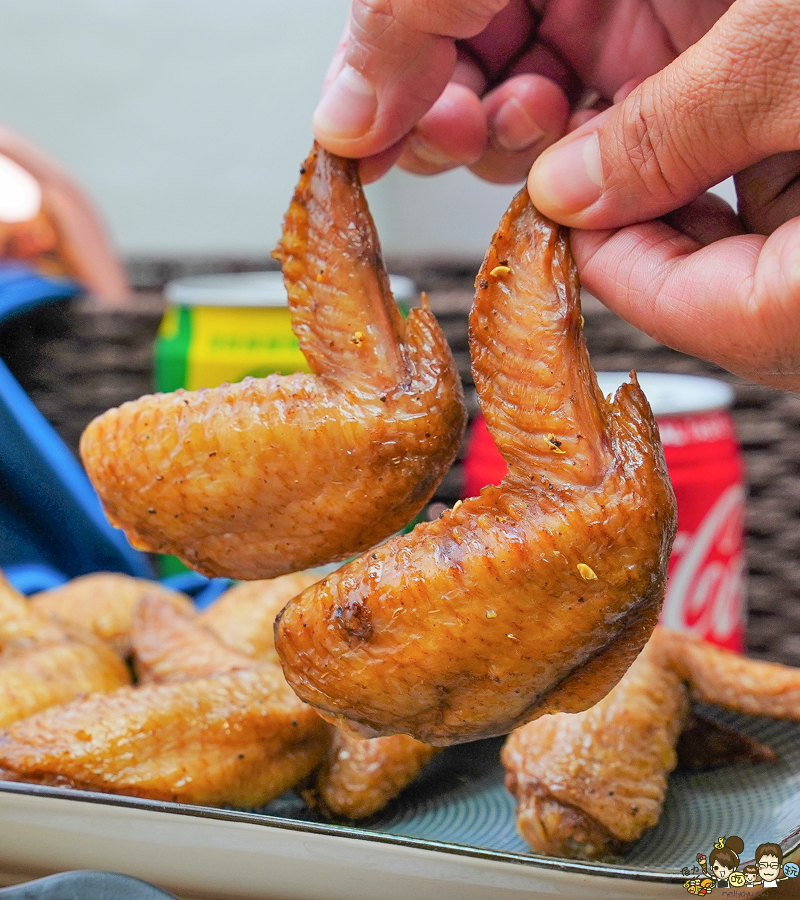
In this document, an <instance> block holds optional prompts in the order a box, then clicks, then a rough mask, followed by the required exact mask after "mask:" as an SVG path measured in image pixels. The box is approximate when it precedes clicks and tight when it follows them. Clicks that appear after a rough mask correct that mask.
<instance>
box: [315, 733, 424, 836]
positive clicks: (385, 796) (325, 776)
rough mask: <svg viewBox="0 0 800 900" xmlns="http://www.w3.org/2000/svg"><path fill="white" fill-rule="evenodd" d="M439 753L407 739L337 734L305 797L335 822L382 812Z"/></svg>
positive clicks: (401, 736)
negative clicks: (335, 820)
mask: <svg viewBox="0 0 800 900" xmlns="http://www.w3.org/2000/svg"><path fill="white" fill-rule="evenodd" d="M437 753H439V748H438V747H432V746H431V745H430V744H423V743H422V742H421V741H417V740H415V739H414V738H412V737H409V736H408V735H407V734H390V735H388V736H387V737H378V738H359V737H354V736H353V735H350V734H346V733H345V732H343V731H341V730H339V729H337V730H336V733H335V735H334V738H333V744H332V745H331V749H330V751H329V753H328V755H327V757H326V758H325V762H324V763H323V764H322V766H321V767H320V769H319V771H318V772H317V774H316V776H315V778H314V783H313V785H312V786H311V787H310V788H308V789H307V790H305V791H303V798H304V799H305V800H306V802H307V803H308V804H309V806H312V807H314V808H316V809H319V810H320V811H321V812H322V813H324V814H325V815H327V816H329V817H331V818H335V819H366V818H367V817H368V816H374V815H375V813H377V812H380V810H382V809H383V808H384V807H385V806H386V804H387V803H389V801H390V800H394V798H395V797H396V796H397V795H398V794H399V793H400V792H401V791H402V790H403V789H404V788H406V787H408V785H409V784H411V782H412V781H414V780H415V779H416V778H417V777H418V776H419V774H420V773H421V772H422V770H423V769H424V768H425V766H426V765H427V764H428V763H429V762H430V761H431V760H432V759H433V758H434V756H436V754H437Z"/></svg>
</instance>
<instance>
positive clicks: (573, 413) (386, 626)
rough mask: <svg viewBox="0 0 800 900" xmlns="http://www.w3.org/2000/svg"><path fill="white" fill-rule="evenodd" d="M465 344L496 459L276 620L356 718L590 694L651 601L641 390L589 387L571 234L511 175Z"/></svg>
mask: <svg viewBox="0 0 800 900" xmlns="http://www.w3.org/2000/svg"><path fill="white" fill-rule="evenodd" d="M470 347H471V352H472V365H473V371H474V375H475V381H476V385H477V388H478V396H479V399H480V401H481V405H482V407H483V411H484V415H485V417H486V421H487V424H488V427H489V429H490V431H491V432H492V434H493V436H494V438H495V440H496V442H497V444H498V446H499V448H500V450H501V452H502V453H503V455H504V457H505V459H506V461H507V463H508V466H509V474H508V476H507V477H506V478H505V479H504V480H503V482H502V483H501V484H500V485H499V486H497V487H494V486H492V487H487V488H485V489H484V490H483V491H482V492H481V494H480V496H479V497H475V498H472V499H470V500H467V501H465V502H464V503H463V504H461V505H458V506H457V508H454V509H453V510H452V511H449V512H447V513H445V514H444V516H443V517H442V518H440V519H439V520H437V521H434V522H430V523H424V524H422V525H418V526H417V527H416V528H415V529H414V531H413V532H412V533H411V534H410V535H404V536H400V537H397V538H394V539H392V540H390V541H389V542H387V543H386V544H384V545H383V546H381V547H379V548H377V549H375V550H373V551H371V552H369V553H367V554H365V555H364V556H362V557H361V558H360V559H358V560H356V561H354V562H352V563H350V564H348V565H345V566H344V567H343V568H341V569H339V570H338V571H336V572H334V573H333V574H332V575H330V576H329V577H328V578H326V579H325V580H324V581H322V582H320V583H319V584H316V585H313V586H312V587H310V588H308V589H307V590H306V591H305V592H304V593H303V594H301V595H300V596H299V597H298V598H296V599H295V600H292V601H291V602H290V603H289V604H288V606H287V607H286V609H285V610H284V611H283V612H282V613H281V615H280V617H279V619H278V622H277V624H276V647H277V650H278V654H279V655H280V657H281V660H282V662H283V665H284V671H285V672H286V675H287V678H288V680H289V682H290V684H291V685H292V686H293V687H294V688H295V690H296V691H297V693H298V694H299V696H300V697H302V698H303V699H304V700H306V701H308V702H309V703H311V704H313V705H314V706H316V707H317V708H318V709H320V711H321V713H322V715H324V716H326V717H327V718H329V719H330V720H331V721H334V722H335V723H336V724H338V725H340V726H346V727H350V728H353V729H354V730H357V732H358V733H360V734H362V735H378V734H388V733H392V732H402V733H408V734H411V735H413V736H414V737H416V738H418V739H420V740H423V741H426V742H429V743H433V744H449V743H455V742H462V741H468V740H473V739H475V738H479V737H486V736H489V735H497V734H505V733H507V732H508V731H510V730H511V729H512V728H514V727H515V726H517V725H519V724H520V723H522V722H525V721H528V720H530V719H532V718H535V717H536V716H538V715H541V714H542V713H544V712H552V711H556V710H568V711H575V710H580V709H586V708H587V707H589V706H591V705H592V704H593V703H596V702H597V700H599V699H600V698H601V697H602V696H604V695H605V694H606V693H607V692H608V691H609V690H610V689H611V688H612V687H613V686H614V684H616V682H617V681H618V680H619V679H620V677H621V676H622V674H623V673H624V672H625V670H626V669H627V668H628V666H629V665H630V663H631V662H632V661H633V660H634V659H635V658H636V656H637V654H638V653H639V651H640V650H641V648H642V646H643V645H644V642H645V641H646V640H647V638H648V637H649V635H650V632H651V631H652V628H653V626H654V625H655V622H656V619H657V617H658V613H659V609H660V606H661V603H662V600H663V594H664V583H665V579H666V573H667V561H668V557H669V552H670V547H671V544H672V540H673V537H674V533H675V501H674V496H673V493H672V489H671V486H670V483H669V479H668V477H667V473H666V468H665V465H664V460H663V455H662V450H661V445H660V442H659V437H658V431H657V428H656V425H655V422H654V420H653V417H652V413H651V411H650V407H649V405H648V403H647V401H646V399H645V397H644V395H643V394H642V392H641V390H640V388H639V386H638V384H637V382H636V379H635V378H632V380H631V383H630V384H625V385H623V386H622V387H621V388H620V389H619V390H618V391H617V394H616V397H615V398H614V400H613V402H608V401H607V400H606V399H605V398H604V397H603V396H602V394H601V393H600V391H599V389H598V387H597V382H596V379H595V376H594V372H593V370H592V367H591V364H590V362H589V358H588V354H587V351H586V346H585V343H584V340H583V334H582V327H581V314H580V303H579V285H578V279H577V273H576V269H575V265H574V263H573V261H572V258H571V255H570V253H569V248H568V245H567V237H566V234H565V232H564V231H563V230H562V229H561V228H559V227H558V226H556V225H554V224H553V223H552V222H550V221H549V220H547V219H545V218H543V217H542V216H541V215H540V214H539V213H538V212H537V211H536V210H535V209H534V208H533V207H532V206H531V204H530V202H529V201H528V198H527V194H526V193H525V192H524V191H523V192H522V193H521V194H520V195H519V196H518V197H517V198H516V199H515V200H514V202H513V203H512V205H511V207H510V209H509V211H508V212H507V213H506V216H505V218H504V219H503V220H502V222H501V224H500V228H499V230H498V232H497V234H496V235H495V237H494V240H493V242H492V245H491V247H490V249H489V252H488V254H487V256H486V259H485V261H484V263H483V267H482V269H481V271H480V274H479V276H478V280H477V292H476V295H475V303H474V306H473V310H472V314H471V320H470Z"/></svg>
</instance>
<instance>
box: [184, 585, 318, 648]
mask: <svg viewBox="0 0 800 900" xmlns="http://www.w3.org/2000/svg"><path fill="white" fill-rule="evenodd" d="M319 578H320V576H319V575H314V574H312V573H310V572H296V573H294V574H292V575H281V576H279V577H278V578H270V579H267V580H264V581H244V582H242V583H241V584H237V585H234V587H232V588H230V589H229V590H227V591H226V592H225V593H224V594H223V595H222V596H221V597H220V598H219V599H218V600H216V601H215V602H214V603H212V604H211V606H209V607H208V609H206V610H204V611H203V612H202V613H201V615H200V621H201V622H202V624H203V625H205V626H206V628H210V629H211V630H212V631H213V632H214V633H215V634H216V635H217V636H218V637H219V638H220V640H221V641H222V642H223V643H224V644H226V645H227V646H228V647H232V648H233V649H234V650H239V651H240V652H241V653H245V654H247V655H248V656H252V657H253V658H254V659H261V660H264V661H265V662H272V663H275V664H276V665H280V661H279V659H278V654H277V653H276V652H275V634H274V624H275V617H276V616H277V615H278V613H279V612H280V611H281V610H282V609H283V607H284V606H286V604H287V603H288V602H289V601H290V600H291V599H292V597H296V596H297V595H298V594H299V593H300V592H301V591H302V590H304V589H305V588H307V587H308V586H309V585H311V584H314V582H315V581H319Z"/></svg>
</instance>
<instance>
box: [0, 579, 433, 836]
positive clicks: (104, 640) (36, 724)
mask: <svg viewBox="0 0 800 900" xmlns="http://www.w3.org/2000/svg"><path fill="white" fill-rule="evenodd" d="M314 581H315V577H314V576H313V575H309V574H305V573H298V574H295V575H286V576H283V577H279V578H276V579H274V580H271V581H259V582H251V583H244V584H240V585H238V586H236V587H233V588H231V589H230V590H229V591H228V592H227V593H225V594H224V595H223V596H222V597H221V598H220V599H219V600H218V601H217V602H216V603H215V604H214V605H213V606H211V607H210V608H209V609H208V610H206V611H205V612H203V613H201V614H198V613H196V612H195V610H194V607H193V605H192V603H191V601H190V599H189V598H188V597H185V596H184V595H182V594H179V593H176V592H174V591H169V590H167V589H165V588H162V587H160V586H159V585H158V584H155V583H152V582H149V581H146V580H142V579H135V578H130V577H128V576H125V575H118V574H112V573H98V574H95V575H89V576H85V577H83V578H78V579H75V580H74V581H72V582H69V583H68V584H66V585H65V586H63V587H61V588H57V589H55V590H52V591H47V592H44V593H41V594H38V595H35V596H34V597H32V598H31V600H30V601H28V600H26V599H25V598H24V597H22V596H21V595H20V594H18V593H17V592H16V591H14V590H13V588H11V587H10V586H9V585H8V584H7V583H5V582H3V583H2V584H0V640H2V653H0V692H2V694H3V698H4V700H5V703H4V704H3V705H2V709H1V710H0V715H1V716H2V719H1V720H0V725H2V727H3V728H4V730H2V731H0V775H1V776H2V778H3V779H5V780H21V781H27V782H34V783H38V784H54V785H61V786H67V787H73V788H81V789H84V790H96V791H109V792H112V793H118V794H127V795H130V796H136V797H148V798H151V799H157V800H170V801H175V802H180V803H196V804H204V805H212V806H222V805H226V806H234V807H241V808H255V807H258V806H261V805H263V804H264V803H267V802H268V801H270V800H272V799H274V798H275V797H278V796H280V795H281V794H283V793H284V792H285V791H287V790H289V789H290V788H292V787H296V786H299V787H300V789H301V790H302V792H303V795H304V796H305V797H306V799H307V800H308V801H309V802H310V803H311V804H312V805H313V806H315V807H317V808H318V809H320V810H321V811H323V812H324V813H325V814H327V815H331V816H336V817H343V818H354V819H355V818H364V817H367V816H370V815H372V814H373V813H375V812H377V811H378V810H379V809H381V808H382V807H383V806H384V805H385V804H386V803H388V802H389V800H391V799H392V798H393V797H394V796H396V795H397V794H398V793H399V792H400V791H401V790H402V789H403V788H404V787H405V786H406V785H407V784H409V783H410V782H411V781H412V780H413V779H414V778H415V777H416V776H417V775H418V774H419V772H420V771H421V770H422V768H423V767H424V765H425V764H426V763H427V761H428V760H429V759H431V758H432V757H433V756H434V755H435V753H436V750H435V749H434V748H432V747H428V746H427V745H424V744H420V743H419V742H418V741H414V740H413V739H412V738H409V737H407V736H405V735H397V736H394V737H389V738H382V739H378V740H374V741H366V740H359V739H355V738H351V737H347V736H345V735H336V734H334V729H332V728H331V726H329V725H328V724H327V723H326V722H324V721H323V720H322V719H321V718H320V717H319V716H318V715H317V714H316V712H315V711H314V710H313V709H312V708H311V707H310V706H308V705H306V704H305V703H303V702H302V701H300V700H299V699H298V698H297V697H296V696H295V694H294V692H293V691H292V690H291V688H290V687H289V686H288V684H287V683H286V680H285V678H284V676H283V672H282V670H281V668H280V666H279V664H278V662H277V657H276V654H275V648H274V644H273V642H272V639H271V638H272V627H271V624H272V621H273V620H274V618H275V616H276V614H277V613H278V611H279V610H280V609H281V608H282V607H283V606H284V605H285V604H286V602H287V600H289V599H291V597H293V596H294V595H295V594H296V593H297V592H298V591H300V590H301V589H302V588H303V587H305V586H307V585H309V584H310V583H313V582H314ZM265 623H266V624H267V625H268V626H269V627H266V628H265V627H264V625H265ZM123 657H126V658H127V659H128V661H129V662H130V664H131V669H129V668H128V666H127V665H126V663H125V661H124V660H123ZM132 674H133V677H132ZM134 681H135V684H134V683H133V682H134Z"/></svg>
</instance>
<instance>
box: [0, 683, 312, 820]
mask: <svg viewBox="0 0 800 900" xmlns="http://www.w3.org/2000/svg"><path fill="white" fill-rule="evenodd" d="M320 725H324V723H321V721H320V719H319V717H318V716H317V715H316V714H315V713H314V711H313V710H312V709H311V708H310V707H307V706H304V705H303V704H302V703H300V701H299V700H298V699H297V698H296V697H295V696H294V694H293V693H292V691H291V690H290V689H289V688H288V686H287V685H286V682H285V681H284V680H283V677H282V676H281V674H280V672H278V671H277V670H276V669H275V667H274V666H269V665H263V666H261V667H260V668H258V669H254V670H251V671H238V672H231V673H229V674H225V675H212V676H209V677H207V678H195V679H190V680H186V681H179V682H174V683H170V684H147V685H144V686H142V687H130V688H120V689H118V690H116V691H114V692H112V693H110V694H93V695H91V696H89V697H86V698H85V699H80V700H73V701H72V702H71V703H67V704H66V705H64V706H59V707H56V708H55V709H51V710H47V711H45V712H43V713H39V714H38V715H35V716H32V717H30V718H28V719H24V720H23V721H21V722H17V723H15V724H13V725H11V726H9V727H8V728H7V729H6V730H5V731H3V732H0V777H2V778H4V779H6V780H9V779H11V780H18V781H28V782H35V783H38V784H58V785H64V786H69V787H74V788H82V789H86V790H96V791H110V792H112V793H118V794H129V795H131V796H134V797H150V798H153V799H155V800H174V801H177V802H180V803H200V804H207V805H212V806H221V805H223V804H227V805H230V806H237V807H255V806H260V805H261V804H263V803H266V802H267V801H268V800H271V799H273V798H274V797H277V796H279V795H280V794H282V793H283V792H284V791H286V790H288V789H289V788H290V787H292V786H293V785H294V784H295V783H296V782H297V781H298V780H300V779H302V778H304V777H306V776H307V775H308V773H310V772H311V771H313V770H314V768H316V766H318V765H319V763H320V761H321V760H322V757H323V755H324V753H325V750H326V748H327V745H328V734H327V731H326V730H325V729H324V728H321V727H320Z"/></svg>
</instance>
